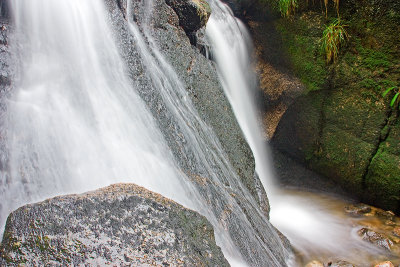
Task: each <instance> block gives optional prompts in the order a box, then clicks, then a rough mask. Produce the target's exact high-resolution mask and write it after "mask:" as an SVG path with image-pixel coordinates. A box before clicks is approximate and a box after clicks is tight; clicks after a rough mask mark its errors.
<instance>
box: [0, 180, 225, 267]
mask: <svg viewBox="0 0 400 267" xmlns="http://www.w3.org/2000/svg"><path fill="white" fill-rule="evenodd" d="M0 253H1V257H0V265H1V266H11V265H16V264H17V265H18V264H24V263H28V264H30V265H34V266H36V265H52V266H61V265H80V264H84V265H107V264H113V265H118V266H127V265H136V266H137V265H143V264H144V265H146V264H148V265H158V266H160V265H163V266H170V265H173V266H183V265H186V266H187V265H189V266H228V263H227V261H226V259H225V258H224V256H223V254H222V252H221V249H220V248H219V247H218V246H217V245H216V243H215V240H214V232H213V228H212V226H211V224H210V223H209V222H208V221H207V220H206V218H205V217H203V216H201V215H199V214H198V213H196V212H194V211H192V210H189V209H186V208H184V207H183V206H181V205H179V204H177V203H175V202H173V201H172V200H169V199H167V198H164V197H162V196H161V195H159V194H156V193H153V192H150V191H148V190H146V189H145V188H142V187H139V186H136V185H134V184H115V185H111V186H108V187H105V188H102V189H99V190H96V191H93V192H88V193H84V194H81V195H67V196H60V197H55V198H52V199H48V200H45V201H43V202H40V203H36V204H30V205H26V206H23V207H21V208H19V209H17V210H16V211H14V212H13V213H11V214H10V216H9V217H8V220H7V225H6V229H5V233H4V237H3V241H2V244H1V249H0Z"/></svg>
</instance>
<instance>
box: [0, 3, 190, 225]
mask: <svg viewBox="0 0 400 267" xmlns="http://www.w3.org/2000/svg"><path fill="white" fill-rule="evenodd" d="M12 3H13V7H12V8H13V10H14V14H15V31H16V34H15V40H14V41H15V43H17V44H18V46H17V47H15V50H16V51H15V54H16V55H17V58H16V60H17V62H19V63H20V65H19V77H18V79H17V81H16V90H15V91H14V93H13V95H12V96H11V97H10V98H9V99H8V102H7V105H8V114H7V115H8V118H7V120H6V121H5V122H4V123H5V128H6V129H7V130H8V133H7V142H8V144H7V146H8V147H9V155H10V157H9V159H8V168H9V171H10V172H9V173H6V174H3V175H5V176H7V177H3V181H6V183H3V185H2V187H1V188H0V193H1V196H2V200H3V201H2V209H1V224H2V225H4V220H5V216H6V215H7V214H8V213H9V212H10V211H11V210H12V209H14V208H16V207H18V206H20V205H21V204H24V203H26V202H32V201H37V200H40V199H43V198H45V197H50V196H54V195H57V194H60V193H70V192H83V191H87V190H89V189H95V188H99V187H101V186H105V185H108V184H110V183H115V182H135V183H137V184H139V185H142V186H145V187H146V188H149V189H151V190H156V191H158V192H159V193H162V194H163V195H165V196H168V197H172V196H174V197H175V198H176V199H177V201H179V202H181V203H184V204H185V205H186V206H189V207H192V204H191V201H190V200H189V198H188V196H187V195H186V194H185V193H182V194H180V195H176V194H175V192H176V190H179V191H180V192H186V190H184V189H183V188H182V186H181V184H182V183H181V179H182V177H180V174H179V172H178V171H177V167H176V166H175V164H174V162H173V157H172V155H171V152H170V151H169V149H168V147H167V146H166V144H165V141H164V140H163V137H162V135H161V133H160V131H159V130H158V128H157V126H156V124H155V121H154V119H153V118H152V116H151V114H150V112H149V111H148V110H147V109H146V107H145V105H144V103H143V102H142V100H141V99H140V98H139V97H138V95H137V94H136V93H135V90H134V89H132V88H131V85H130V84H131V83H130V81H129V80H128V79H127V77H126V75H125V74H124V73H125V70H124V67H123V63H122V61H121V59H120V56H119V54H118V51H117V49H116V46H115V44H114V42H113V38H112V35H111V31H110V29H109V26H108V25H107V23H106V20H105V17H106V13H105V10H104V7H103V5H102V3H101V2H100V1H94V2H93V1H91V2H88V1H80V0H68V1H66V0H63V1H48V0H29V1H13V2H12ZM160 177H163V178H164V179H160Z"/></svg>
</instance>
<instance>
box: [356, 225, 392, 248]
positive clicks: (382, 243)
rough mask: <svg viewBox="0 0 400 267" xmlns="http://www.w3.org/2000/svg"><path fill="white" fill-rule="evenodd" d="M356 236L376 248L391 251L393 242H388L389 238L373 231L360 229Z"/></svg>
mask: <svg viewBox="0 0 400 267" xmlns="http://www.w3.org/2000/svg"><path fill="white" fill-rule="evenodd" d="M357 234H358V235H359V236H360V237H361V238H362V239H363V240H364V241H368V242H370V243H372V244H374V245H376V246H379V247H381V248H384V249H387V250H389V251H390V250H391V247H392V246H393V241H392V240H390V238H389V237H387V236H385V235H383V234H380V233H378V232H375V231H373V230H370V229H368V228H361V229H360V230H358V232H357Z"/></svg>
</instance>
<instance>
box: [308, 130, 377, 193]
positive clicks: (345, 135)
mask: <svg viewBox="0 0 400 267" xmlns="http://www.w3.org/2000/svg"><path fill="white" fill-rule="evenodd" d="M374 150H375V147H374V146H373V145H372V144H370V143H367V142H365V141H363V140H361V139H360V138H357V137H356V136H354V135H352V134H351V133H349V132H347V131H345V130H342V129H340V128H339V127H337V126H333V125H329V126H327V127H325V128H324V130H323V132H322V136H321V139H320V146H319V148H318V150H316V151H315V152H314V157H313V158H312V159H311V161H310V164H309V165H310V166H311V168H312V169H313V170H316V171H317V172H318V173H320V174H323V175H325V176H327V177H329V178H331V179H332V180H334V181H336V182H338V183H339V184H340V185H342V186H343V187H345V188H346V189H347V190H349V191H351V192H352V193H353V194H354V195H355V196H358V197H361V196H362V192H363V191H362V190H363V177H364V175H365V170H366V169H367V167H368V163H369V159H370V158H371V157H372V155H373V153H374Z"/></svg>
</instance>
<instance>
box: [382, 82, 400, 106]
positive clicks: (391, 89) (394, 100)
mask: <svg viewBox="0 0 400 267" xmlns="http://www.w3.org/2000/svg"><path fill="white" fill-rule="evenodd" d="M391 91H394V92H396V93H395V95H394V96H393V98H392V101H390V106H391V107H394V106H395V104H396V102H398V101H399V95H400V88H399V87H397V86H392V87H389V88H388V89H386V91H385V92H384V93H383V94H382V95H383V97H385V96H386V95H387V94H388V93H389V92H391ZM399 109H400V106H399Z"/></svg>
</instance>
